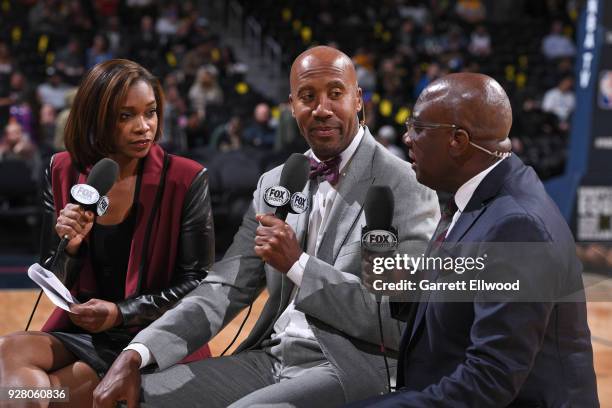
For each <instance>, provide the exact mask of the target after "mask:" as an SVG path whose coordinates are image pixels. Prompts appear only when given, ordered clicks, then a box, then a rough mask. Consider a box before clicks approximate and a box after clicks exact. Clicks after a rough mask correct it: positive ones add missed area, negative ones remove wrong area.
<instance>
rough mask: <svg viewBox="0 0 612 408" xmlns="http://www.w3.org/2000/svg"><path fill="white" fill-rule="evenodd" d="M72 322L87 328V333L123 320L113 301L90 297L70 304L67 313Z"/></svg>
mask: <svg viewBox="0 0 612 408" xmlns="http://www.w3.org/2000/svg"><path fill="white" fill-rule="evenodd" d="M68 316H69V317H70V320H72V323H74V324H76V325H77V326H79V327H81V328H83V329H85V330H87V331H88V332H89V333H99V332H103V331H105V330H108V329H110V328H113V327H115V326H118V325H120V324H121V322H122V321H123V316H121V312H120V311H119V308H118V307H117V305H116V304H115V303H112V302H107V301H105V300H100V299H90V300H88V301H87V302H86V303H83V304H73V305H71V306H70V313H69V314H68Z"/></svg>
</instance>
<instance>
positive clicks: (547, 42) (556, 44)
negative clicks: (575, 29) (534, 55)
mask: <svg viewBox="0 0 612 408" xmlns="http://www.w3.org/2000/svg"><path fill="white" fill-rule="evenodd" d="M542 54H544V56H545V57H546V58H548V59H555V58H562V57H573V56H574V55H576V46H575V45H574V43H573V42H572V41H571V40H570V39H569V38H567V37H566V36H564V35H563V23H562V22H561V21H559V20H557V21H555V22H553V24H552V26H551V29H550V33H549V34H548V35H547V36H546V37H544V40H542Z"/></svg>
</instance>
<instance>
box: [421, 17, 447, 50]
mask: <svg viewBox="0 0 612 408" xmlns="http://www.w3.org/2000/svg"><path fill="white" fill-rule="evenodd" d="M417 50H418V52H419V53H421V54H425V55H427V56H429V57H433V56H436V55H439V54H441V53H442V51H443V50H444V48H443V46H442V42H441V40H440V38H439V37H438V35H436V32H435V29H434V25H433V24H432V23H430V22H428V23H426V24H425V25H424V26H423V30H422V32H421V35H420V36H419V38H418V40H417Z"/></svg>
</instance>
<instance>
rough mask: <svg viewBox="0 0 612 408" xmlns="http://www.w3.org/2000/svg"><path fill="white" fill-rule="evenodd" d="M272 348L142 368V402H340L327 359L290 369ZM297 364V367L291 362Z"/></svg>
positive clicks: (208, 407)
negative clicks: (147, 371)
mask: <svg viewBox="0 0 612 408" xmlns="http://www.w3.org/2000/svg"><path fill="white" fill-rule="evenodd" d="M279 364H280V362H279V360H278V359H277V358H275V357H274V356H273V355H272V354H270V352H269V349H268V351H264V350H253V351H245V352H242V353H239V354H237V355H233V356H227V357H219V358H209V359H205V360H201V361H197V362H194V363H189V364H178V365H175V366H173V367H170V368H168V369H166V370H163V371H160V372H154V373H151V374H143V376H142V400H143V402H142V404H141V406H142V407H185V408H186V407H206V408H215V407H228V406H230V407H232V408H238V407H240V408H242V407H257V406H258V407H275V408H277V407H278V408H280V407H313V406H316V407H337V406H342V405H344V404H345V399H344V392H343V390H342V387H341V385H340V382H339V380H338V377H337V375H336V373H335V372H334V370H333V368H332V366H331V364H330V363H329V362H328V361H327V360H326V359H318V361H314V360H311V361H305V362H303V364H300V366H299V369H297V370H296V369H292V370H290V371H289V372H290V374H289V375H285V374H280V375H279V373H285V372H287V371H286V370H283V369H282V368H281V369H280V370H279ZM292 368H294V367H292Z"/></svg>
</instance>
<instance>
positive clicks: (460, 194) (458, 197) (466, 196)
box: [444, 159, 504, 238]
mask: <svg viewBox="0 0 612 408" xmlns="http://www.w3.org/2000/svg"><path fill="white" fill-rule="evenodd" d="M503 160H504V159H502V160H498V161H496V162H495V163H493V164H492V165H491V166H489V167H487V168H486V169H484V170H483V171H481V172H480V173H478V174H477V175H475V176H474V177H472V178H471V179H469V180H468V181H466V182H465V183H463V185H462V186H461V187H459V189H458V190H457V192H456V193H455V204H456V205H457V211H455V214H453V219H452V221H451V223H450V225H449V226H448V229H447V230H446V235H445V236H444V238H446V237H448V234H449V233H450V231H451V230H452V229H453V227H454V226H455V224H456V223H457V220H458V219H459V217H460V216H461V213H462V212H463V210H465V207H466V206H467V205H468V203H469V202H470V200H471V199H472V196H473V195H474V191H476V189H477V188H478V186H479V185H480V183H481V182H482V180H484V178H485V177H486V176H487V174H489V173H490V172H491V170H493V169H494V168H495V167H497V165H498V164H499V163H501V162H502V161H503Z"/></svg>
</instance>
